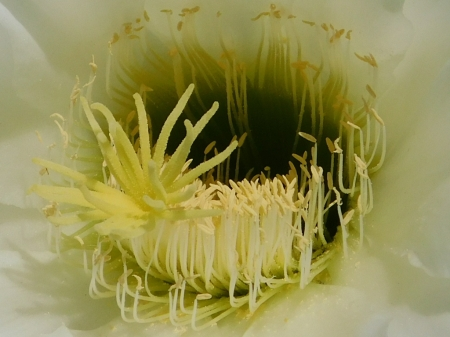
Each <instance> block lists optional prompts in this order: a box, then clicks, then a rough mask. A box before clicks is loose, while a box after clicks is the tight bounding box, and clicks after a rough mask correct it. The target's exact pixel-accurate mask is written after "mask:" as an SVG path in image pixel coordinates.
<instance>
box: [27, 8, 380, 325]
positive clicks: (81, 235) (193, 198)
mask: <svg viewBox="0 0 450 337" xmlns="http://www.w3.org/2000/svg"><path fill="white" fill-rule="evenodd" d="M157 14H158V15H161V16H163V17H166V19H167V26H168V28H167V29H168V33H169V35H170V39H169V40H167V41H163V40H160V38H159V37H156V34H153V32H152V31H151V28H150V27H149V25H148V23H149V22H151V20H150V17H149V15H148V13H147V12H144V13H143V15H142V17H140V18H136V19H134V20H132V21H130V22H128V23H125V24H124V25H122V28H121V31H120V32H119V33H115V34H114V35H113V37H112V39H111V40H110V42H109V45H108V46H109V52H110V53H109V59H108V63H107V73H106V86H107V92H108V94H109V95H110V97H109V98H107V99H105V101H108V104H103V103H100V102H94V101H93V100H92V91H93V90H94V87H95V86H96V83H97V82H98V80H97V79H96V73H97V72H100V71H101V68H98V67H97V65H96V64H95V62H94V59H92V62H91V63H90V67H91V77H90V78H89V80H88V81H87V82H86V84H85V85H80V83H79V80H77V83H76V85H75V87H74V90H73V92H72V95H71V99H70V110H69V113H68V115H67V116H62V115H55V116H53V117H55V118H57V120H56V121H55V123H56V125H57V127H58V129H59V130H60V133H61V136H62V142H61V144H60V146H59V147H60V149H61V153H62V155H61V153H57V154H56V152H57V149H52V153H55V154H54V155H53V158H52V159H51V160H48V159H41V158H35V159H34V160H33V161H34V163H35V164H37V165H38V166H39V167H40V170H41V172H45V175H44V174H43V175H42V176H41V177H40V179H41V181H40V183H38V184H35V185H33V186H32V187H31V188H30V192H34V193H36V194H38V195H39V196H41V197H42V198H44V199H46V200H48V202H49V204H48V206H46V207H45V208H44V209H43V213H44V214H45V216H46V217H47V219H48V221H49V222H51V223H52V224H53V231H52V237H53V238H54V242H53V243H54V245H55V249H56V251H57V252H59V253H60V254H61V255H62V256H64V254H66V253H69V252H71V251H72V250H78V251H81V252H82V255H83V258H82V260H81V261H80V265H83V267H84V269H85V270H86V271H88V272H89V273H90V275H91V282H90V284H89V294H90V295H91V296H92V297H93V298H104V297H114V298H115V299H116V302H117V305H118V308H119V310H120V313H121V316H122V318H123V320H125V321H126V322H139V323H152V322H170V323H171V324H173V325H175V326H177V327H180V329H182V328H184V327H186V326H190V327H191V328H192V329H194V330H200V329H204V328H207V327H209V326H211V325H214V324H216V323H219V324H220V321H221V320H222V319H223V318H224V317H226V316H229V315H234V316H236V317H239V315H241V316H242V313H243V312H245V316H246V317H250V316H251V315H252V314H253V313H255V312H256V311H257V310H258V308H259V307H260V306H261V304H263V303H264V302H266V301H267V300H269V299H270V298H271V297H273V296H274V295H276V294H278V293H280V292H283V291H284V290H285V289H287V288H288V287H290V286H292V285H296V286H298V287H299V288H300V289H304V288H305V287H307V286H308V284H310V283H311V282H315V281H317V282H322V281H321V280H323V279H324V278H323V277H321V276H320V275H323V274H324V273H326V269H327V268H328V266H329V264H330V262H331V261H332V260H333V258H335V257H336V256H338V255H343V256H344V258H345V256H347V255H348V254H349V250H350V249H353V248H352V247H353V246H352V243H351V240H350V239H349V238H351V237H352V236H354V235H356V237H358V239H359V244H360V245H362V244H363V241H364V217H365V216H366V215H367V214H368V213H369V212H371V210H372V209H373V190H372V189H373V187H372V183H371V176H372V174H374V173H375V172H376V171H377V170H379V169H380V167H381V166H382V163H383V160H384V156H385V151H386V141H385V139H386V130H385V125H384V122H383V120H382V118H381V117H380V115H379V114H378V112H377V111H378V106H377V97H378V95H377V83H376V81H375V80H376V78H377V76H376V72H377V71H378V70H377V68H378V64H377V62H376V60H375V57H374V56H373V55H372V54H370V53H369V54H368V55H367V56H361V54H359V53H356V52H355V51H353V49H352V45H351V41H350V32H351V30H348V29H343V28H342V29H336V28H334V26H333V25H331V24H325V23H319V22H317V23H316V21H311V20H309V18H302V17H300V16H299V15H293V14H292V13H288V12H286V11H285V10H284V9H280V8H277V6H276V5H273V4H272V5H270V6H269V9H268V11H264V12H261V13H260V14H258V15H257V16H256V17H254V18H249V19H248V20H249V22H250V23H251V24H254V25H257V26H258V27H260V28H261V34H260V36H259V40H258V41H259V42H258V48H257V50H256V51H255V54H254V55H250V56H247V57H242V55H243V52H242V51H240V50H235V49H234V47H233V45H232V44H229V43H228V42H227V41H228V40H229V39H227V38H225V37H224V36H223V35H222V33H221V32H219V34H218V36H219V39H218V41H217V46H218V48H219V49H220V52H219V53H217V54H214V53H213V52H211V51H209V50H208V49H207V48H206V47H204V46H202V44H201V43H200V41H199V39H198V37H197V29H198V28H197V27H196V18H197V17H198V16H199V15H202V10H201V8H200V7H194V8H185V9H183V10H182V11H181V13H178V14H177V13H174V12H173V11H172V10H170V9H163V10H161V11H160V12H158V13H155V15H157ZM224 16H225V15H217V16H215V17H214V19H215V20H218V26H220V25H222V23H223V21H222V20H223V19H224ZM297 16H298V17H299V18H298V19H297ZM152 18H153V16H152ZM285 19H289V20H285ZM343 37H346V38H345V39H344V38H343ZM318 50H319V51H321V55H319V56H317V55H316V54H317V53H318ZM350 53H354V54H350ZM355 55H356V58H355ZM360 61H363V62H364V63H367V64H368V65H370V67H369V68H370V69H369V70H368V73H367V78H366V77H364V79H366V81H365V82H364V81H362V82H361V81H357V82H358V83H357V85H360V83H364V84H363V87H362V88H359V87H356V88H354V85H355V84H354V83H352V81H351V80H350V79H349V78H348V77H349V76H348V74H347V70H348V69H349V67H352V65H353V63H352V62H357V63H361V62H360ZM361 97H362V99H361ZM61 158H62V160H61ZM341 253H342V254H341ZM331 282H332V281H331Z"/></svg>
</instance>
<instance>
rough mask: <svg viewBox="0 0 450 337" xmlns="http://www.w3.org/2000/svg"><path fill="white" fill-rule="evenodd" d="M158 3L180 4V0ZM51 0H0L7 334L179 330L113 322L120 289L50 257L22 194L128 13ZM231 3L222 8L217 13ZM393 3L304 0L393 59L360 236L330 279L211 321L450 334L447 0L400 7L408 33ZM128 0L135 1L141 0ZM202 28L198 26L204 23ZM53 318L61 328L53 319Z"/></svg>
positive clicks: (38, 220)
mask: <svg viewBox="0 0 450 337" xmlns="http://www.w3.org/2000/svg"><path fill="white" fill-rule="evenodd" d="M116 5H120V3H116ZM156 5H157V6H158V8H167V7H172V8H173V9H174V12H177V8H175V7H176V6H175V5H176V4H167V3H165V4H161V5H160V4H155V6H156ZM268 5H269V4H267V5H263V4H258V9H257V10H254V7H252V6H256V5H255V4H252V5H246V6H245V7H243V8H242V10H239V11H237V12H236V24H237V25H243V26H244V28H245V29H247V28H248V27H247V26H246V25H247V24H242V23H241V22H242V21H239V20H240V16H243V17H245V18H248V17H249V15H248V14H254V13H255V12H256V13H258V12H259V11H261V8H263V7H265V8H267V7H268ZM79 6H81V7H79ZM83 6H84V7H83ZM260 6H261V7H260ZM297 6H298V2H295V1H294V2H292V11H295V10H298V9H297ZM358 6H359V7H358ZM52 7H53V6H51V5H46V4H42V3H39V4H37V3H33V2H29V3H27V5H22V4H15V3H11V4H10V3H8V2H6V4H5V6H4V7H3V8H1V17H2V21H1V22H2V27H3V30H2V32H3V36H4V39H3V40H2V41H4V48H2V50H3V55H4V60H2V63H1V64H0V66H2V74H4V78H3V79H2V91H1V93H2V96H3V97H2V98H4V104H3V108H4V112H2V116H6V117H7V119H6V118H4V120H2V124H1V126H2V129H3V131H2V136H3V139H2V142H1V143H0V155H1V157H2V160H1V163H2V175H1V177H0V184H1V186H2V189H3V193H2V195H1V202H2V205H1V209H2V217H3V218H4V222H5V223H4V224H2V227H1V231H2V235H1V237H2V238H5V239H4V240H3V241H2V242H1V247H2V251H1V256H2V257H1V261H2V266H4V269H3V271H2V274H1V282H2V285H4V286H3V288H2V290H1V296H2V303H6V305H3V307H2V310H3V312H1V317H2V322H1V326H2V330H4V331H5V332H6V334H7V335H30V336H31V335H36V334H39V333H47V334H48V333H51V332H52V331H55V332H54V334H53V335H55V336H60V335H61V336H66V335H67V336H70V335H75V336H78V335H80V336H84V335H99V334H101V333H103V334H108V335H112V336H113V335H117V336H123V335H138V334H141V333H142V334H147V335H151V334H158V335H164V334H166V335H173V334H175V332H174V328H173V327H172V326H170V325H165V324H154V325H151V326H147V325H145V324H144V325H130V324H125V323H123V322H121V321H120V320H119V319H115V320H113V321H112V322H109V320H110V319H113V318H114V317H115V310H114V309H115V303H114V301H103V300H102V301H93V300H91V299H89V298H88V296H87V288H86V286H87V284H88V280H87V278H83V277H84V276H82V273H79V272H78V271H76V270H74V268H72V269H71V268H69V267H66V266H62V265H60V264H59V263H58V262H55V261H54V260H52V256H50V254H49V253H47V252H46V249H47V248H46V247H44V245H43V244H42V242H43V241H44V235H43V234H42V233H43V232H44V231H45V226H44V223H45V221H44V220H43V219H42V217H41V216H39V215H38V213H36V212H34V211H32V210H31V209H30V206H32V205H30V202H29V201H25V200H26V199H25V195H24V190H25V189H26V187H28V186H30V185H31V184H32V183H34V182H35V180H36V179H37V173H36V168H35V167H34V166H32V165H31V164H30V160H31V157H35V156H41V157H43V156H45V155H46V153H45V152H46V150H45V145H43V144H48V143H50V142H51V141H52V139H57V137H59V135H58V134H57V133H55V132H54V130H53V129H54V127H53V126H52V125H50V124H52V122H51V120H50V119H49V118H48V117H47V116H48V115H50V114H52V113H55V112H58V113H59V112H61V111H66V110H67V107H66V106H65V105H66V102H67V100H66V99H65V97H68V93H70V87H71V85H72V83H71V82H72V75H73V74H74V73H80V74H82V73H83V70H84V68H83V66H84V64H85V63H86V59H87V58H88V56H87V55H89V54H91V53H95V55H99V54H101V50H103V48H104V47H103V44H102V43H100V42H99V41H106V40H107V39H108V38H109V35H110V33H111V32H112V31H114V30H116V27H117V25H118V23H117V22H119V24H120V23H122V22H125V20H127V18H129V17H130V15H131V14H129V13H126V11H125V10H123V9H124V8H126V6H123V5H122V6H121V7H120V8H118V9H116V10H117V12H116V11H115V10H114V11H111V12H112V13H107V10H106V9H105V8H104V7H103V6H100V5H93V4H90V3H88V2H85V3H79V2H76V3H75V2H68V3H67V4H64V5H62V4H60V5H59V8H58V7H57V8H52ZM137 7H139V6H137ZM203 7H206V8H208V7H207V6H203ZM236 7H237V4H232V5H230V6H229V8H224V10H223V11H224V15H225V14H226V13H225V11H236V9H235V8H236ZM302 8H305V7H302ZM401 9H402V6H401V4H400V3H398V4H397V3H393V2H390V3H387V2H386V3H384V2H383V3H377V2H373V3H370V4H364V6H363V5H358V4H357V3H356V2H355V3H353V2H351V1H342V2H340V3H339V4H335V5H332V4H330V3H326V2H324V3H320V4H314V5H310V6H306V9H304V11H305V13H306V14H308V15H306V14H305V16H311V17H314V18H319V20H321V21H325V22H331V23H333V24H335V25H336V26H345V27H349V26H350V27H351V28H353V29H354V33H353V34H354V35H355V37H354V40H356V41H358V38H359V42H356V43H360V45H359V46H360V48H361V49H362V50H364V51H366V50H367V51H368V52H373V53H375V54H376V53H378V54H377V56H378V55H379V57H380V59H381V60H385V61H386V62H385V64H384V66H385V67H387V68H388V67H390V66H391V67H394V66H396V64H397V62H398V61H400V63H399V65H398V67H397V68H396V70H395V73H394V74H395V80H394V79H393V78H388V79H383V78H381V79H380V80H381V81H383V80H384V81H391V80H394V82H393V84H392V86H391V87H390V89H389V91H387V92H386V93H385V96H384V97H383V99H382V100H381V101H380V104H381V106H380V108H379V111H383V115H382V116H383V119H384V121H385V123H386V125H388V130H389V133H388V135H389V138H388V144H389V145H388V152H387V158H386V162H385V166H384V168H383V170H381V171H380V172H379V174H378V175H377V176H376V177H374V178H373V184H374V187H375V200H376V204H375V209H374V211H373V212H372V213H371V214H370V215H369V216H368V217H367V218H366V224H368V226H367V227H368V228H367V230H366V237H367V241H368V245H366V246H365V248H364V249H363V250H362V251H359V252H357V253H355V254H351V255H350V257H349V258H348V259H345V260H339V261H337V262H335V264H334V265H333V266H332V267H331V268H330V269H331V271H330V273H331V275H332V277H333V282H332V284H333V285H332V286H331V285H330V286H328V285H327V286H321V285H316V284H312V285H309V286H308V287H307V288H305V289H304V290H301V291H300V290H297V289H295V290H291V291H289V292H286V293H284V295H283V294H282V295H281V296H278V298H275V299H274V300H273V301H271V302H269V303H266V305H265V307H264V308H261V309H260V310H259V311H258V312H257V313H256V314H255V315H254V316H253V318H252V319H251V320H246V319H241V320H239V319H236V317H229V318H228V319H226V320H225V321H223V322H222V323H221V324H220V325H219V326H218V327H215V328H212V329H213V330H209V331H207V332H206V334H211V333H212V331H213V332H214V333H217V335H220V334H223V335H233V333H234V335H246V336H252V335H260V334H262V335H264V334H266V335H271V334H274V333H283V334H284V335H293V334H296V333H299V332H301V333H303V334H305V335H313V334H315V335H319V336H321V335H325V334H327V335H338V336H339V335H342V336H349V335H350V336H360V335H361V336H379V335H387V336H414V335H417V336H421V335H426V334H429V335H434V336H439V335H442V336H444V335H446V334H447V333H448V332H449V331H450V324H449V323H448V321H449V318H450V316H449V314H448V311H449V309H450V305H449V303H448V301H447V299H446V296H445V294H446V293H447V292H448V290H449V287H450V282H448V280H447V279H448V276H449V265H450V263H449V261H448V259H447V258H446V257H447V256H448V254H447V252H448V250H449V248H448V247H449V246H448V244H447V241H448V238H449V227H448V225H447V223H446V219H447V218H448V215H449V214H448V211H447V209H448V207H446V199H447V194H448V189H449V187H450V186H449V180H448V172H450V171H449V169H450V167H449V164H450V159H448V158H450V157H449V156H448V155H447V153H446V151H447V148H448V145H447V144H448V140H449V139H448V137H449V136H448V134H449V133H448V132H446V131H447V130H446V129H445V128H446V127H447V125H450V120H449V118H450V117H448V116H449V114H448V112H447V108H448V107H449V104H448V103H449V102H448V101H446V100H447V96H448V89H447V88H448V87H449V86H448V84H449V83H448V81H449V80H448V79H449V78H450V77H449V71H450V70H449V67H448V63H447V61H448V57H449V55H450V52H449V48H450V47H447V46H449V45H450V44H449V43H448V42H449V41H448V38H447V37H446V35H445V31H446V28H448V27H447V26H448V24H447V23H446V15H448V14H449V13H450V8H449V6H448V5H447V4H445V3H433V4H414V5H413V4H410V3H408V2H407V3H406V4H405V5H404V13H405V16H406V17H408V18H409V19H410V20H411V22H412V28H413V29H414V35H412V36H413V40H412V41H411V44H409V42H410V37H411V35H410V32H411V27H410V25H409V24H408V22H406V21H405V19H404V18H403V16H402V15H401ZM128 10H130V12H131V13H132V14H133V15H134V13H135V12H134V10H135V9H128ZM319 13H320V14H319ZM110 15H111V16H110ZM111 17H113V19H112V20H111ZM132 17H133V16H132ZM250 17H251V15H250ZM43 22H45V23H46V25H44V24H43ZM94 22H95V23H94ZM49 26H50V27H51V28H52V29H49V28H47V27H49ZM44 27H45V29H44ZM239 27H240V26H237V28H236V30H238V31H239ZM49 31H51V33H50V32H49ZM209 33H210V32H209V31H206V30H205V32H204V35H203V37H207V36H208V35H207V34H209ZM241 36H242V38H243V39H242V41H240V40H239V39H236V40H235V43H236V44H239V43H241V44H245V43H246V42H245V40H244V38H245V36H246V35H245V34H242V35H241ZM86 41H87V42H86ZM92 44H93V45H94V46H92ZM248 47H249V48H252V47H254V46H252V45H250V46H248ZM406 47H408V49H407V50H406V54H405V57H404V59H402V60H400V59H401V58H402V56H403V53H402V52H403V51H404V50H405V48H406ZM236 49H237V50H239V48H236ZM100 61H101V60H100ZM389 61H391V62H392V64H389ZM97 62H98V63H100V62H99V61H98V58H97ZM35 130H38V131H39V135H40V136H41V137H42V138H43V144H41V143H40V142H39V141H38V140H37V135H36V134H35ZM34 259H37V260H38V261H41V263H38V261H35V260H34ZM42 261H45V262H42ZM79 279H81V280H82V281H79ZM49 297H53V298H50V299H49ZM84 297H86V299H84ZM61 324H65V325H66V326H67V327H68V328H66V327H65V326H61V327H60V328H59V329H57V328H58V326H60V325H61ZM96 329H97V330H96ZM75 330H86V331H85V332H80V331H75ZM94 331H95V332H94ZM189 333H191V332H189ZM197 335H199V334H197ZM200 335H201V334H200Z"/></svg>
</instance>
